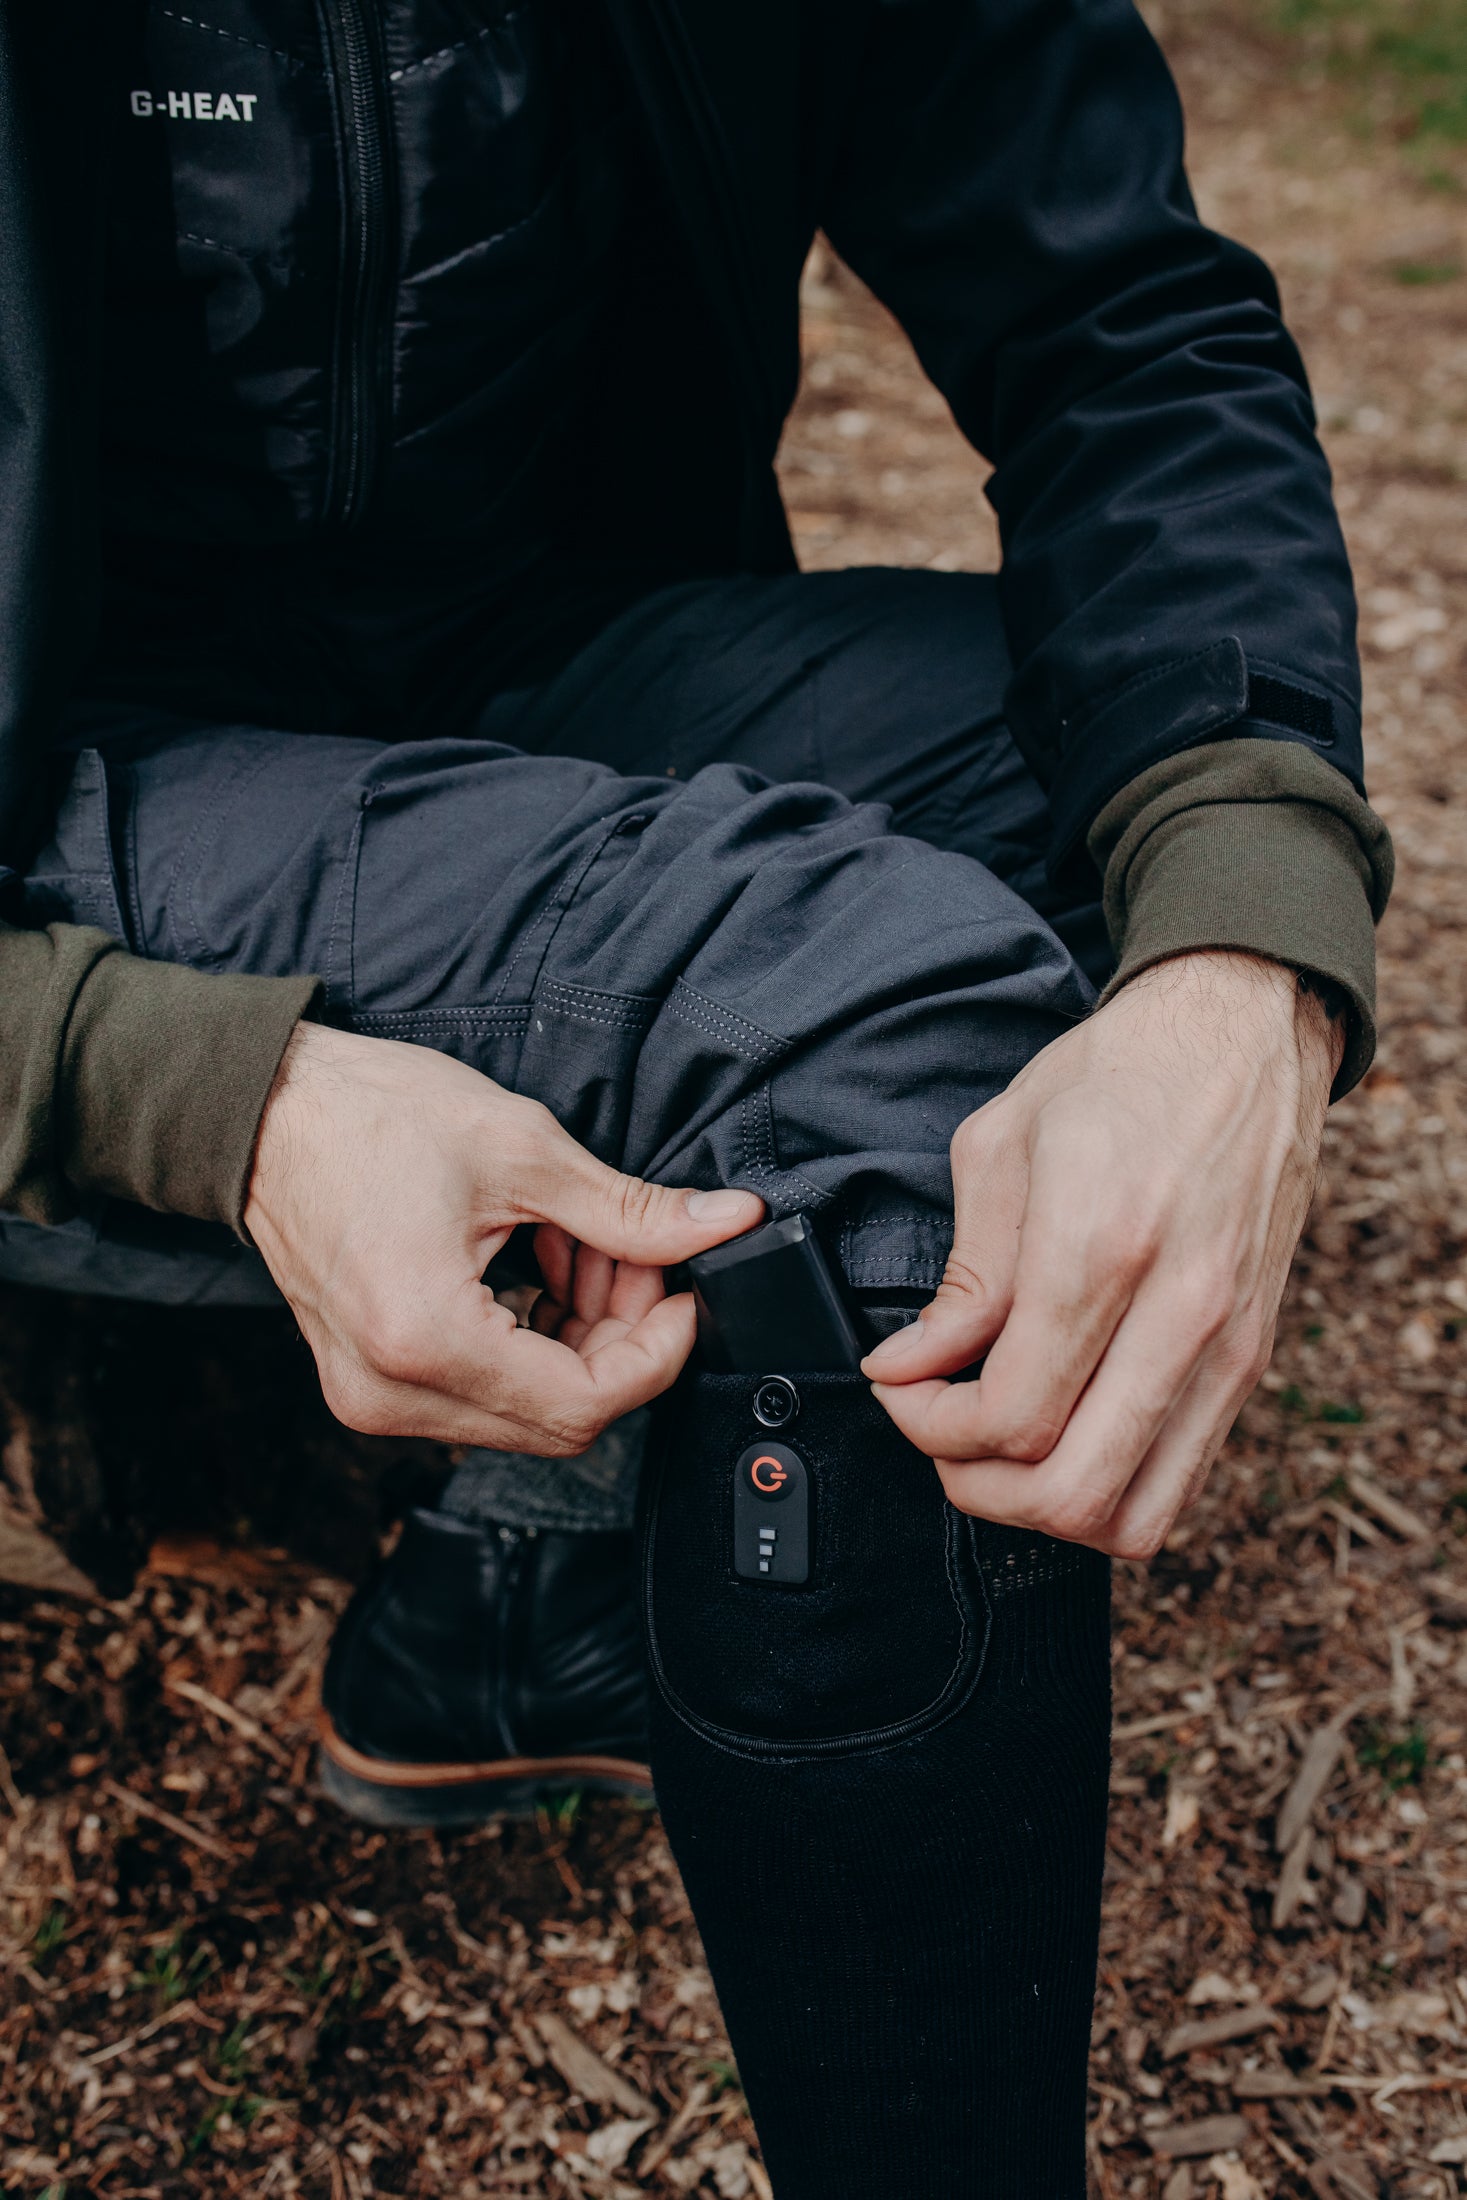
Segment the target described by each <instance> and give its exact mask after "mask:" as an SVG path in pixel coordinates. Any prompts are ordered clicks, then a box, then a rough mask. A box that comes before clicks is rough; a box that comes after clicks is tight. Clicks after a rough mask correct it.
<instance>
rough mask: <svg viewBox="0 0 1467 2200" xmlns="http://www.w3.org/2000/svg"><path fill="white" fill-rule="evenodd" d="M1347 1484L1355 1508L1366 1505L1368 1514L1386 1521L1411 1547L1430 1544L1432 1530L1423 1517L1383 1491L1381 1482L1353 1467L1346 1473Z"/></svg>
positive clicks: (1386, 1491) (1388, 1492)
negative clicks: (1373, 1480) (1413, 1544)
mask: <svg viewBox="0 0 1467 2200" xmlns="http://www.w3.org/2000/svg"><path fill="white" fill-rule="evenodd" d="M1345 1480H1346V1482H1347V1483H1348V1484H1349V1488H1350V1494H1351V1496H1352V1497H1353V1498H1354V1500H1355V1502H1356V1504H1357V1505H1363V1506H1364V1507H1365V1510H1366V1511H1367V1512H1368V1513H1374V1515H1375V1517H1376V1519H1377V1520H1381V1521H1384V1523H1385V1525H1386V1526H1387V1527H1388V1528H1390V1529H1392V1530H1393V1531H1394V1533H1395V1534H1396V1535H1399V1536H1403V1537H1404V1538H1405V1540H1406V1541H1407V1542H1408V1543H1425V1542H1429V1541H1430V1538H1431V1528H1430V1526H1429V1525H1428V1524H1427V1522H1426V1521H1424V1520H1423V1519H1422V1517H1421V1515H1420V1513H1416V1512H1412V1510H1411V1507H1410V1506H1409V1505H1403V1504H1402V1503H1401V1500H1400V1499H1399V1497H1392V1495H1391V1493H1390V1491H1389V1490H1383V1489H1382V1488H1381V1486H1380V1484H1379V1483H1378V1482H1372V1481H1371V1479H1370V1477H1369V1475H1368V1474H1362V1473H1361V1472H1360V1469H1359V1468H1358V1467H1351V1468H1350V1469H1349V1470H1348V1471H1347V1472H1346V1475H1345Z"/></svg>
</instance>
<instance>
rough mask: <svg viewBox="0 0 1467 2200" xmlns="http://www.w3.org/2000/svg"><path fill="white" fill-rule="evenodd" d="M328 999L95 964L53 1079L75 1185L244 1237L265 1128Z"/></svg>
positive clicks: (144, 966)
mask: <svg viewBox="0 0 1467 2200" xmlns="http://www.w3.org/2000/svg"><path fill="white" fill-rule="evenodd" d="M320 993H321V987H320V984H319V981H318V980H317V979H315V978H308V977H303V978H255V977H240V976H235V975H233V974H230V975H225V976H215V975H209V974H205V973H202V972H200V971H197V970H191V969H189V968H188V967H186V966H185V965H184V964H181V963H163V962H149V961H144V960H142V959H141V958H139V957H137V956H133V955H127V954H111V955H107V956H104V957H103V958H102V959H100V960H99V961H97V962H96V963H95V964H94V965H93V967H92V968H91V970H90V971H89V972H88V974H87V975H86V977H85V979H84V980H83V983H82V985H81V988H80V990H79V991H78V993H77V995H76V998H75V1001H74V1004H73V1006H72V1011H71V1016H70V1020H69V1022H68V1025H67V1030H66V1038H65V1043H64V1045H63V1047H62V1050H61V1058H60V1064H59V1074H58V1078H57V1090H56V1095H55V1112H56V1131H57V1137H56V1147H57V1160H58V1162H59V1165H60V1169H61V1172H62V1174H63V1175H64V1176H65V1178H66V1179H67V1181H68V1183H70V1184H71V1185H72V1187H73V1188H74V1189H75V1190H76V1191H77V1192H80V1193H83V1194H92V1195H102V1196H104V1197H108V1198H113V1199H130V1200H136V1201H137V1202H138V1203H139V1204H140V1205H142V1206H144V1207H156V1208H160V1209H162V1210H163V1211H164V1212H165V1213H168V1214H177V1215H194V1216H197V1217H198V1218H199V1219H200V1220H201V1221H206V1222H226V1223H228V1224H229V1225H230V1227H231V1228H232V1229H234V1230H236V1231H238V1232H240V1234H241V1235H242V1234H243V1227H244V1224H243V1217H244V1206H245V1197H246V1193H247V1191H248V1188H249V1178H250V1170H251V1168H252V1166H253V1163H254V1155H255V1141H256V1138H257V1137H258V1136H259V1129H260V1118H261V1117H262V1116H263V1114H264V1112H265V1103H266V1101H267V1100H268V1099H269V1097H270V1090H271V1087H272V1085H273V1084H274V1082H275V1075H276V1072H277V1070H278V1069H279V1067H280V1062H281V1057H282V1056H283V1055H284V1053H285V1049H286V1046H287V1045H288V1044H289V1041H290V1036H291V1033H292V1032H293V1031H294V1030H295V1027H296V1025H297V1023H298V1022H299V1021H300V1019H301V1017H302V1016H304V1015H306V1014H307V1013H308V1012H309V1011H310V1010H311V1009H312V1008H313V1007H315V1006H316V1005H317V1003H318V1001H319V998H320Z"/></svg>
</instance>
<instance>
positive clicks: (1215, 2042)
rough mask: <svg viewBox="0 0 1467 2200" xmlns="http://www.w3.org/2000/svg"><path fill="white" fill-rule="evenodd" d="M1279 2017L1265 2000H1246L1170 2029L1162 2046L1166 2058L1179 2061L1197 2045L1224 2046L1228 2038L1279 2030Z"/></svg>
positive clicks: (1248, 2036) (1162, 2057)
mask: <svg viewBox="0 0 1467 2200" xmlns="http://www.w3.org/2000/svg"><path fill="white" fill-rule="evenodd" d="M1278 2028H1279V2018H1278V2016H1277V2014H1276V2013H1275V2011H1274V2010H1272V2009H1270V2008H1269V2007H1268V2006H1267V2004H1266V2003H1265V2002H1261V2001H1255V2002H1245V2003H1244V2005H1243V2007H1242V2008H1241V2009H1224V2010H1222V2011H1220V2012H1219V2014H1218V2015H1217V2016H1215V2017H1198V2018H1196V2019H1195V2020H1194V2021H1193V2022H1191V2023H1189V2024H1179V2025H1177V2026H1176V2028H1175V2030H1173V2031H1171V2032H1168V2034H1167V2036H1166V2040H1165V2043H1164V2045H1163V2047H1162V2050H1161V2059H1162V2061H1163V2062H1175V2061H1176V2059H1177V2057H1178V2056H1179V2055H1190V2054H1191V2053H1192V2052H1193V2050H1194V2048H1198V2047H1221V2046H1223V2045H1224V2043H1225V2042H1226V2041H1228V2040H1246V2039H1251V2038H1252V2037H1253V2035H1254V2033H1255V2032H1276V2031H1277V2030H1278Z"/></svg>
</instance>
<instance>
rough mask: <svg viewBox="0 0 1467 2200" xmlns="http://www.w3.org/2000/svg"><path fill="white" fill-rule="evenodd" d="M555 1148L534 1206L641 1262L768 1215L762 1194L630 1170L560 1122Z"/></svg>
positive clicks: (602, 1247)
mask: <svg viewBox="0 0 1467 2200" xmlns="http://www.w3.org/2000/svg"><path fill="white" fill-rule="evenodd" d="M553 1128H554V1131H555V1137H554V1139H553V1140H552V1141H551V1150H549V1151H547V1152H546V1153H545V1154H544V1155H543V1156H542V1157H541V1166H540V1167H539V1168H537V1169H536V1170H535V1171H534V1172H533V1180H532V1186H531V1187H522V1193H523V1191H524V1190H526V1189H528V1192H529V1196H528V1198H527V1199H526V1204H527V1205H528V1206H530V1207H531V1209H532V1212H533V1213H534V1215H535V1217H536V1219H537V1220H539V1221H542V1222H553V1223H558V1224H559V1226H560V1228H561V1229H562V1230H564V1231H566V1232H567V1233H568V1234H569V1235H570V1236H571V1237H573V1238H578V1239H579V1240H580V1242H581V1243H582V1244H583V1245H594V1246H595V1247H596V1248H597V1250H598V1251H599V1252H602V1253H609V1254H610V1255H611V1257H612V1259H613V1260H626V1261H632V1262H634V1263H635V1264H636V1265H637V1266H638V1267H641V1268H669V1267H671V1266H673V1265H674V1264H675V1263H676V1262H677V1261H681V1260H689V1259H691V1258H692V1256H693V1254H694V1253H703V1252H706V1251H707V1250H708V1248H709V1246H710V1245H721V1244H722V1243H723V1241H724V1239H725V1238H731V1237H737V1236H739V1235H740V1234H741V1233H742V1232H743V1231H745V1230H752V1229H753V1228H754V1226H755V1224H756V1223H758V1222H761V1221H762V1220H763V1217H764V1202H763V1200H762V1199H760V1198H759V1197H758V1195H757V1193H755V1192H735V1191H714V1192H696V1191H688V1190H686V1189H684V1188H682V1187H680V1186H674V1185H670V1184H648V1183H647V1182H646V1181H645V1180H644V1179H643V1178H642V1177H639V1176H624V1175H623V1174H622V1172H621V1171H620V1170H619V1169H611V1168H608V1167H607V1165H606V1163H605V1162H604V1161H598V1160H597V1159H596V1157H595V1155H594V1154H590V1153H587V1151H586V1149H585V1147H584V1146H579V1145H577V1144H576V1141H575V1140H574V1139H573V1138H571V1137H570V1136H569V1134H568V1133H567V1132H565V1131H563V1130H561V1129H560V1127H559V1125H558V1124H557V1125H554V1126H553Z"/></svg>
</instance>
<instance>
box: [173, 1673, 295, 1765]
mask: <svg viewBox="0 0 1467 2200" xmlns="http://www.w3.org/2000/svg"><path fill="white" fill-rule="evenodd" d="M163 1686H164V1688H165V1689H166V1690H167V1692H168V1694H169V1695H170V1696H182V1697H183V1699H184V1701H185V1703H192V1704H197V1705H198V1707H199V1709H200V1710H201V1711H209V1712H212V1713H213V1715H214V1717H215V1718H216V1719H222V1720H223V1721H224V1724H225V1725H226V1726H232V1727H233V1728H234V1731H235V1732H236V1734H242V1735H243V1736H244V1738H245V1740H246V1741H247V1742H254V1743H255V1744H256V1746H257V1747H258V1748H260V1749H263V1750H264V1751H265V1752H266V1754H267V1755H268V1756H271V1757H273V1758H274V1759H275V1762H276V1763H277V1764H281V1765H288V1764H289V1763H290V1752H289V1751H288V1750H285V1749H282V1748H281V1746H280V1744H279V1743H278V1742H277V1741H276V1739H275V1737H274V1735H273V1734H267V1733H266V1732H265V1729H264V1728H263V1727H262V1726H261V1724H260V1722H259V1720H258V1719H252V1718H251V1717H250V1715H249V1713H248V1712H247V1711H236V1710H235V1708H234V1705H233V1704H232V1703H226V1702H225V1701H224V1698H223V1697H222V1696H216V1695H215V1694H214V1693H213V1692H212V1690H210V1689H207V1688H200V1686H199V1684H198V1682H197V1681H185V1680H175V1679H174V1677H173V1675H172V1674H171V1673H168V1674H165V1675H164V1679H163Z"/></svg>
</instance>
